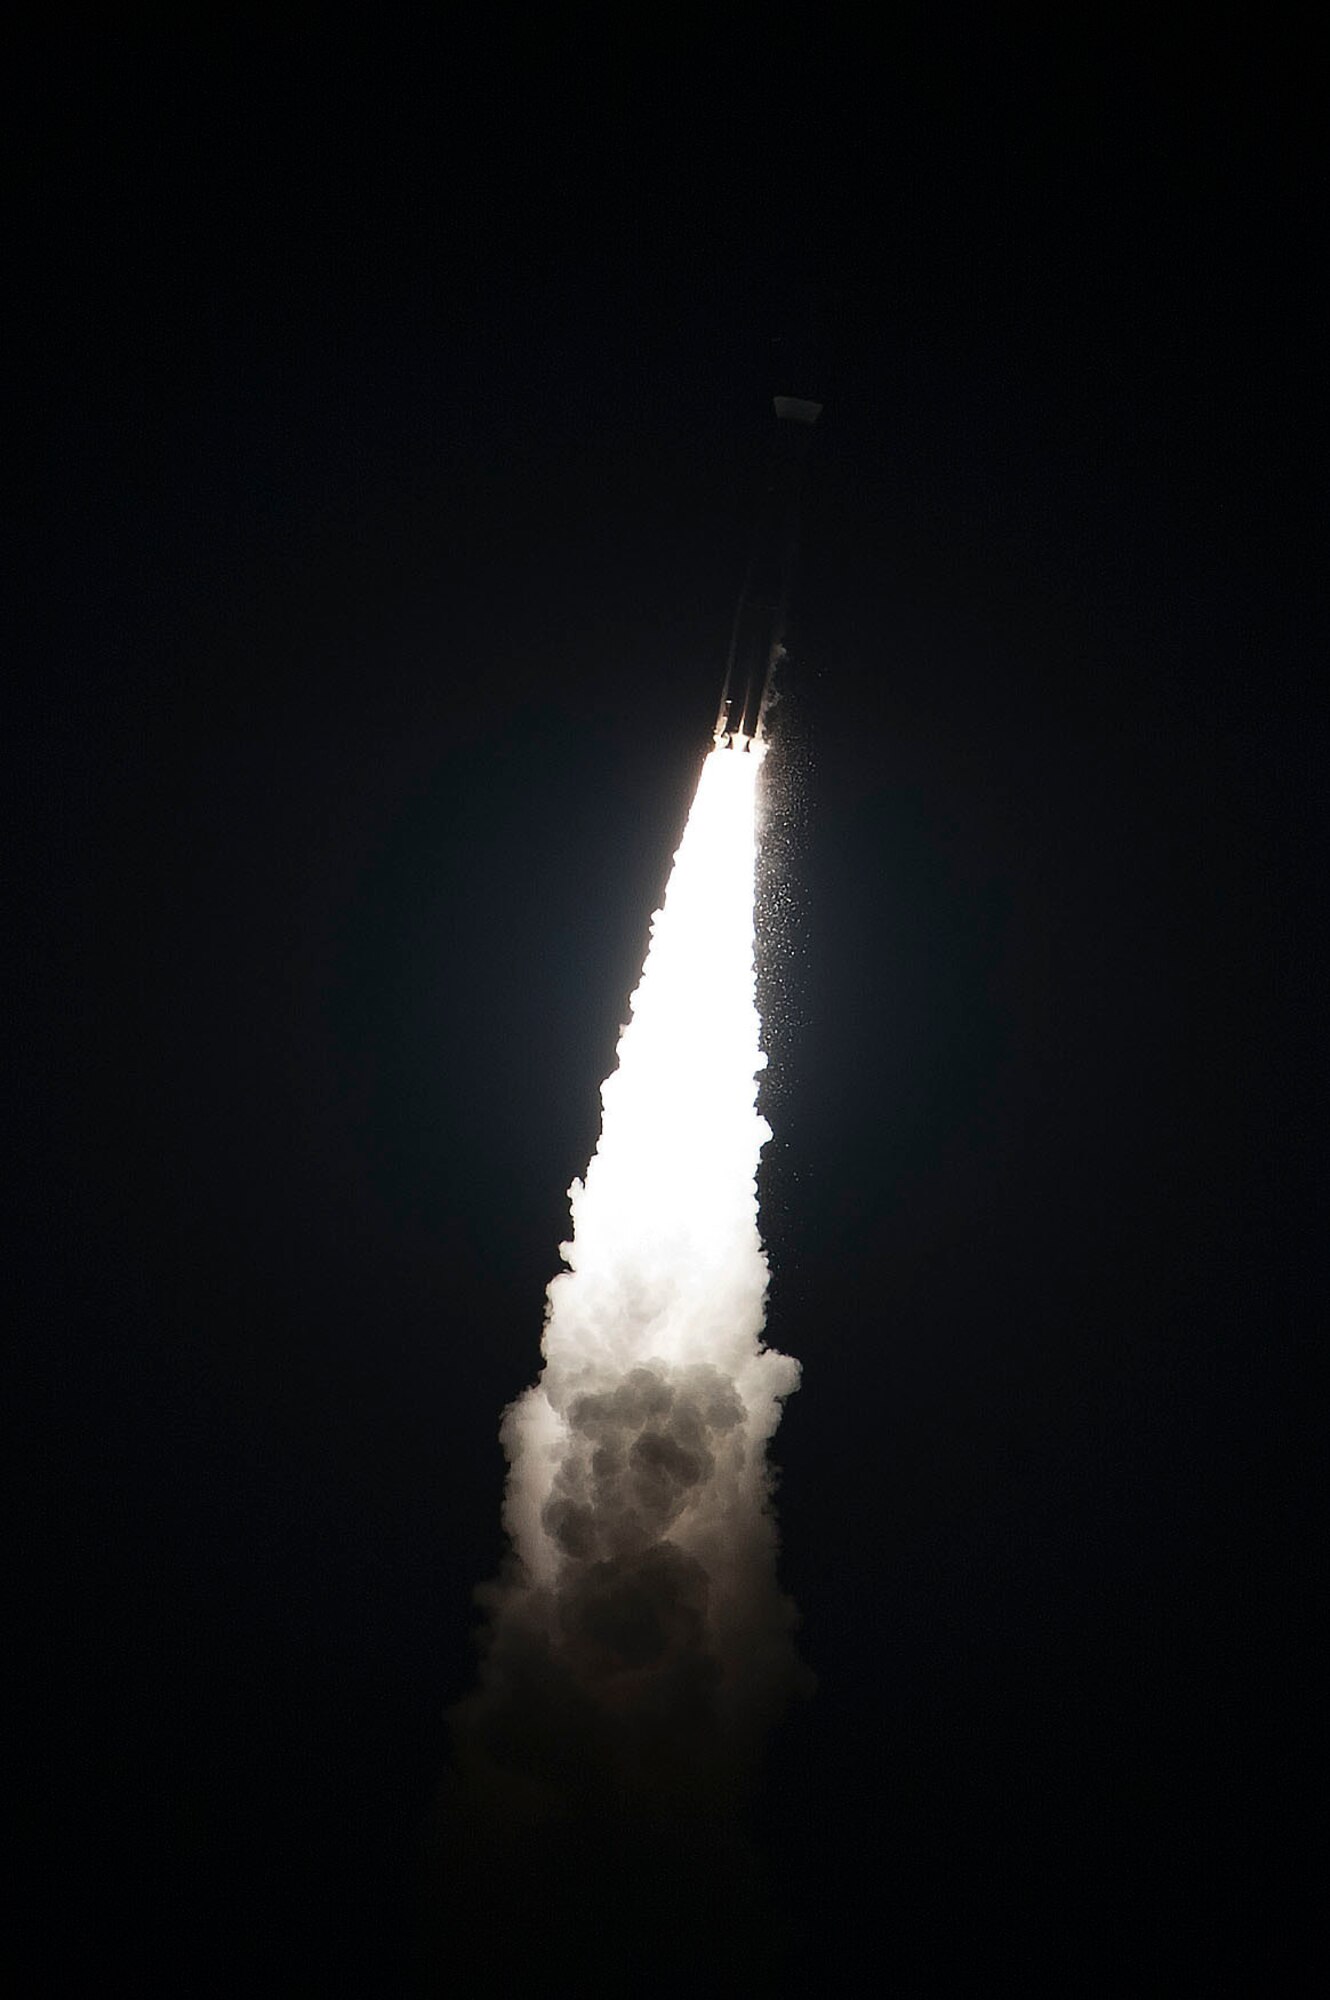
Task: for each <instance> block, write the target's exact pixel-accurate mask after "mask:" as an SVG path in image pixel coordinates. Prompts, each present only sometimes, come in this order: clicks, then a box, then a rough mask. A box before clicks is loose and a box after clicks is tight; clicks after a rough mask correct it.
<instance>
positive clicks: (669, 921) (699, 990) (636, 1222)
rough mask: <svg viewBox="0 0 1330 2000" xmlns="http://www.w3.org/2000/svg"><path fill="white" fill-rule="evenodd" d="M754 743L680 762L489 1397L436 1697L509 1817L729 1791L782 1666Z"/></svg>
mask: <svg viewBox="0 0 1330 2000" xmlns="http://www.w3.org/2000/svg"><path fill="white" fill-rule="evenodd" d="M762 761H763V745H762V744H760V743H754V744H752V745H749V746H745V745H744V744H743V743H742V741H738V742H736V741H731V740H728V739H727V740H726V741H723V742H720V743H718V745H717V747H716V748H715V749H713V750H712V751H711V753H710V754H709V755H708V757H707V759H706V762H705V764H704V766H703V769H702V774H701V778H700V781H699V784H698V788H697V793H696V796H695V798H694V801H693V806H692V810H691V812H690V814H689V818H688V824H687V827H686V829H685V832H684V836H683V841H682V844H681V846H680V848H679V850H678V853H677V854H676V856H675V860H674V868H673V872H672V874H671V876H670V880H669V885H668V889H667V892H666V896H665V902H664V907H663V908H662V909H661V910H660V911H658V912H657V914H656V915H655V917H654V918H653V919H652V924H651V939H650V945H649V948H648V951H647V955H646V962H645V964H644V966H643V970H642V976H641V980H640V983H639V985H638V988H637V991H636V992H635V993H634V995H633V998H632V1003H631V1018H630V1020H629V1023H628V1025H627V1026H626V1027H625V1028H624V1030H623V1032H622V1035H621V1037H620V1041H619V1046H618V1063H617V1067H616V1069H615V1071H614V1073H613V1075H612V1076H610V1077H609V1078H608V1080H607V1081H606V1082H605V1084H604V1085H603V1086H602V1089H601V1098H602V1103H603V1116H602V1123H601V1131H600V1138H599V1142H598V1144H597V1147H596V1151H595V1155H594V1157H593V1158H592V1160H591V1162H590V1164H589V1166H588V1168H587V1171H586V1175H585V1178H584V1179H583V1180H578V1181H574V1183H573V1186H572V1188H571V1189H570V1202H571V1210H572V1233H571V1238H570V1240H569V1241H568V1242H567V1243H565V1244H563V1245H562V1246H561V1255H562V1258H563V1261H564V1264H565V1265H566V1267H567V1268H566V1269H565V1270H563V1271H561V1272H560V1273H559V1275H558V1276H557V1277H555V1278H554V1279H553V1280H552V1282H551V1284H550V1286H549V1290H548V1307H547V1313H546V1321H545V1331H544V1339H543V1351H544V1357H545V1359H544V1367H543V1370H542V1372H541V1375H540V1378H539V1380H538V1381H537V1382H536V1383H535V1385H534V1386H533V1387H532V1388H530V1389H528V1390H527V1391H526V1392H525V1393H524V1394H523V1395H522V1396H520V1397H519V1398H518V1399H517V1401H516V1402H515V1403H513V1404H512V1405H511V1407H510V1408H509V1409H508V1410H507V1411H506V1413H505V1415H504V1420H503V1426H502V1438H503V1444H504V1449H505V1451H506V1453H507V1456H508V1461H509V1474H508V1484H507V1492H506V1498H505V1503H504V1524H505V1527H506V1529H507V1532H508V1535H509V1537H510V1541H511V1555H510V1557H509V1560H508V1563H507V1566H506V1569H505V1572H504V1574H503V1575H502V1576H501V1577H500V1579H499V1580H498V1581H497V1582H496V1583H494V1584H492V1585H490V1586H488V1587H487V1588H486V1589H485V1590H484V1591H483V1592H482V1593H481V1598H482V1602H483V1603H484V1604H485V1607H486V1609H487V1611H488V1614H489V1624H488V1630H487V1633H486V1638H485V1649H484V1657H483V1663H482V1670H481V1679H480V1685H479V1688H478V1690H477V1692H476V1693H475V1694H473V1695H472V1696H471V1697H470V1698H469V1699H468V1700H467V1701H466V1702H464V1703H462V1704H461V1705H460V1707H459V1708H458V1709H457V1710H455V1711H454V1717H453V1719H454V1725H455V1740H456V1743H457V1749H458V1756H459V1762H460V1764H461V1767H462V1770H463V1772H464V1773H467V1774H468V1775H469V1776H470V1778H471V1779H472V1781H473V1784H479V1787H480V1789H481V1790H482V1792H483V1793H484V1794H485V1795H486V1796H487V1797H488V1798H489V1799H490V1800H491V1801H497V1802H498V1803H499V1804H500V1805H501V1807H502V1808H503V1809H504V1810H505V1811H506V1812H507V1813H508V1814H509V1815H512V1814H516V1816H517V1818H518V1819H519V1820H521V1821H525V1822H526V1823H528V1824H534V1823H536V1822H538V1821H540V1820H543V1819H544V1818H546V1817H547V1816H548V1815H549V1814H550V1813H553V1814H555V1815H559V1816H563V1817H565V1818H566V1817H567V1816H568V1815H569V1814H570V1813H573V1812H576V1811H584V1810H586V1809H588V1808H590V1809H592V1810H594V1811H596V1812H600V1813H602V1814H603V1813H604V1812H605V1811H607V1810H612V1811H615V1812H630V1813H631V1812H637V1811H638V1810H639V1808H640V1807H641V1805H642V1803H643V1802H648V1803H649V1804H650V1806H651V1809H652V1810H653V1811H658V1810H660V1809H666V1810H668V1808H669V1806H670V1804H671V1803H673V1804H674V1805H676V1806H677V1807H678V1808H680V1809H681V1810H683V1811H684V1812H685V1813H686V1812H687V1811H688V1809H689V1804H690V1802H695V1801H696V1800H697V1799H698V1797H699V1796H700V1795H706V1796H707V1797H709V1798H710V1799H712V1800H713V1801H714V1800H716V1799H718V1797H719V1796H721V1795H724V1794H733V1793H734V1791H735V1788H736V1786H737V1784H738V1782H739V1781H740V1780H741V1779H742V1776H743V1773H744V1771H745V1769H746V1767H747V1766H748V1764H749V1762H750V1761H751V1757H752V1754H753V1751H754V1749H755V1748H756V1745H757V1743H758V1741H759V1739H760V1736H761V1734H762V1731H763V1729H764V1727H765V1725H766V1724H767V1723H768V1722H769V1721H770V1720H771V1719H772V1717H773V1716H774V1715H775V1713H777V1712H778V1710H779V1709H780V1707H781V1706H782V1705H783V1703H784V1701H785V1699H786V1698H787V1696H788V1694H789V1693H790V1691H791V1690H792V1689H793V1688H795V1687H797V1686H798V1685H799V1683H800V1680H801V1677H802V1670H801V1669H800V1667H799V1665H798V1662H797V1660H796V1656H795V1652H794V1648H793V1643H792V1636H791V1634H792V1628H793V1624H794V1613H793V1608H792V1606H790V1605H789V1603H788V1602H787V1601H786V1600H785V1599H784V1598H782V1596H781V1594H780V1592H779V1590H778V1588H777V1584H776V1567H775V1557H776V1538H775V1527H774V1522H773V1519H772V1514H771V1509H770V1495H771V1474H770V1471H769V1468H768V1466H767V1462H766V1455H765V1454H766V1445H767V1441H768V1439H769V1438H770V1437H771V1435H772V1433H773V1431H774V1430H775V1428H776V1425H777V1423H778V1421H779V1417H780V1405H781V1400H782V1398H783V1397H785V1396H788V1395H789V1394H790V1393H791V1391H792V1390H794V1389H795V1388H796V1387H797V1385H798V1379H799V1369H798V1364H797V1363H796V1362H794V1361H792V1360H791V1359H790V1358H789V1357H788V1356H786V1355H783V1354H778V1353H776V1352H774V1351H773V1350H772V1349H770V1348H767V1347H764V1346H763V1344H762V1338H761V1335H762V1327H763V1320H764V1311H765V1297H766V1287H767V1262H766V1257H765V1254H764V1252H763V1248H762V1243H761V1239H760V1236H759V1233H758V1210H757V1180H756V1176H757V1169H758V1162H759V1157H760V1154H761V1150H762V1147H763V1145H764V1144H765V1142H766V1141H767V1139H769V1138H770V1136H771V1133H770V1128H769V1126H768V1125H767V1123H766V1121H765V1119H764V1118H763V1117H762V1116H761V1114H760V1112H759V1110H758V1081H759V1078H760V1075H761V1072H762V1069H763V1067H764V1065H765V1062H766V1057H765V1055H764V1054H763V1052H762V1048H761V1031H760V1022H759V1018H758V1011H757V995H756V974H755V967H754V877H755V869H756V860H757V783H758V776H759V772H760V769H761V765H762Z"/></svg>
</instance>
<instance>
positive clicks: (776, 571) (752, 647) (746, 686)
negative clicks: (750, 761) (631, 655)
mask: <svg viewBox="0 0 1330 2000" xmlns="http://www.w3.org/2000/svg"><path fill="white" fill-rule="evenodd" d="M774 408H775V412H776V419H777V433H776V440H775V444H774V447H773V450H772V454H771V470H770V473H769V475H768V478H767V485H766V491H765V493H764V494H763V500H762V506H761V509H760V511H759V515H758V521H757V529H756V532H755V534H754V537H753V553H752V556H751V557H750V559H749V563H748V573H747V575H746V576H745V578H744V585H743V589H742V590H741V591H740V593H739V603H738V606H737V608H736V610H735V614H734V629H733V631H732V632H731V634H730V650H729V657H728V658H727V660H726V662H725V679H724V682H723V683H722V685H721V690H720V706H719V708H718V709H717V711H716V727H715V731H714V737H715V742H716V746H717V748H718V749H719V748H721V747H722V746H728V747H730V748H732V749H736V750H746V749H748V747H749V745H750V744H753V743H761V742H763V741H764V738H765V730H766V718H767V710H768V709H769V708H770V706H771V699H772V692H773V680H774V675H775V672H776V668H777V667H778V666H779V664H780V662H781V661H782V660H783V659H784V657H785V626H786V619H787V617H788V615H789V605H790V585H791V583H792V581H793V577H794V563H795V557H796V555H797V553H798V546H799V483H800V475H801V473H802V469H803V462H804V458H805V457H806V455H807V449H808V443H809V439H810V438H811V436H812V430H813V425H814V424H815V423H816V422H817V420H818V418H819V417H820V416H821V414H822V405H821V404H820V403H808V402H804V401H802V400H801V399H800V398H799V397H797V396H777V397H775V398H774Z"/></svg>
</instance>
